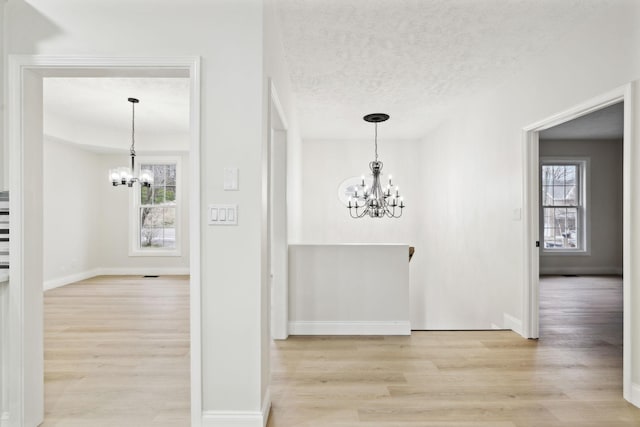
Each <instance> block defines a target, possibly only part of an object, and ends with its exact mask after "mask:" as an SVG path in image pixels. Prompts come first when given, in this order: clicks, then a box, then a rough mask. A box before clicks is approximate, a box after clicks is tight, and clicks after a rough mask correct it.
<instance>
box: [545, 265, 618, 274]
mask: <svg viewBox="0 0 640 427" xmlns="http://www.w3.org/2000/svg"><path fill="white" fill-rule="evenodd" d="M622 273H623V268H622V267H593V266H587V267H562V266H560V267H544V268H541V269H540V275H541V276H545V275H548V276H558V275H563V274H575V275H578V276H580V275H583V276H590V275H604V276H622Z"/></svg>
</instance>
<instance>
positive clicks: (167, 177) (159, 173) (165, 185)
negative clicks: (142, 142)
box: [140, 163, 176, 206]
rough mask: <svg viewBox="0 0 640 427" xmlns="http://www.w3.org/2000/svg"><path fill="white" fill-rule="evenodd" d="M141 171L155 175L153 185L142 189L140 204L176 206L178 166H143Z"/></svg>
mask: <svg viewBox="0 0 640 427" xmlns="http://www.w3.org/2000/svg"><path fill="white" fill-rule="evenodd" d="M140 169H142V170H150V171H152V173H153V185H152V186H151V187H150V188H149V187H141V188H140V204H141V205H150V206H162V205H174V204H175V200H176V165H175V164H167V165H164V164H163V165H156V164H148V163H147V164H141V165H140Z"/></svg>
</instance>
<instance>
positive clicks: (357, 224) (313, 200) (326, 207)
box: [302, 118, 422, 251]
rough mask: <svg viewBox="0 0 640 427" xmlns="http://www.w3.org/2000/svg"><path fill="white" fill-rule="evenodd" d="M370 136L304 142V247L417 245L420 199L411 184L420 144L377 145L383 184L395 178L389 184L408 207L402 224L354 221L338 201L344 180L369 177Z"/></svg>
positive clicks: (383, 141)
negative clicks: (374, 244) (310, 244)
mask: <svg viewBox="0 0 640 427" xmlns="http://www.w3.org/2000/svg"><path fill="white" fill-rule="evenodd" d="M391 120H393V118H391ZM381 126H384V123H383V124H382V125H381ZM371 131H372V132H371V140H361V141H354V140H351V141H349V140H340V141H335V140H333V141H332V140H305V141H304V142H303V154H302V169H303V176H302V185H303V188H304V191H303V198H302V214H303V218H304V227H303V230H302V241H303V242H304V243H407V244H410V245H411V244H412V243H415V238H416V234H417V233H416V229H417V228H418V227H419V223H420V215H419V214H418V210H417V208H418V206H419V205H418V203H419V201H420V200H421V198H422V196H421V195H420V188H419V186H417V185H416V184H415V183H416V180H417V179H418V177H419V176H420V173H419V169H420V164H419V162H418V156H417V153H418V150H419V142H418V141H410V140H406V141H393V140H386V139H379V140H378V153H379V159H380V160H381V161H382V162H383V163H384V166H383V168H382V173H383V183H386V179H387V177H388V176H389V174H391V175H393V182H394V184H396V185H398V186H400V192H401V193H402V195H403V197H404V202H405V204H406V205H407V208H405V209H404V213H403V215H402V217H401V218H398V219H393V220H390V219H384V218H382V219H381V218H368V217H367V218H360V219H358V220H356V219H352V218H351V217H350V216H349V210H348V209H347V207H346V206H345V205H344V204H342V203H341V202H340V200H338V186H339V185H340V184H341V183H342V181H343V180H345V179H347V178H350V177H353V176H356V177H359V176H361V175H365V177H369V176H370V174H371V171H370V170H369V162H370V161H372V160H373V158H374V152H373V151H374V150H373V126H372V129H371ZM366 179H367V180H370V178H366ZM419 250H420V248H419V247H418V248H416V251H419Z"/></svg>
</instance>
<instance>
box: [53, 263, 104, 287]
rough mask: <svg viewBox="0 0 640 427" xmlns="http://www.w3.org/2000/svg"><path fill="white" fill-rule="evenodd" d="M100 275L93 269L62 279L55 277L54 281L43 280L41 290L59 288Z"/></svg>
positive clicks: (98, 271)
mask: <svg viewBox="0 0 640 427" xmlns="http://www.w3.org/2000/svg"><path fill="white" fill-rule="evenodd" d="M99 275H100V269H99V268H94V269H93V270H87V271H81V272H79V273H74V274H69V275H67V276H63V277H57V278H55V279H49V280H45V281H44V283H43V285H42V289H43V290H45V291H48V290H49V289H54V288H59V287H61V286H64V285H68V284H70V283H75V282H79V281H81V280H86V279H90V278H92V277H96V276H99Z"/></svg>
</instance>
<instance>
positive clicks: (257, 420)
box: [202, 391, 271, 427]
mask: <svg viewBox="0 0 640 427" xmlns="http://www.w3.org/2000/svg"><path fill="white" fill-rule="evenodd" d="M270 410H271V393H270V392H269V391H267V393H266V395H265V397H264V399H263V401H262V408H261V410H260V411H259V412H258V411H204V412H202V427H265V426H266V425H267V421H268V419H269V411H270Z"/></svg>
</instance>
